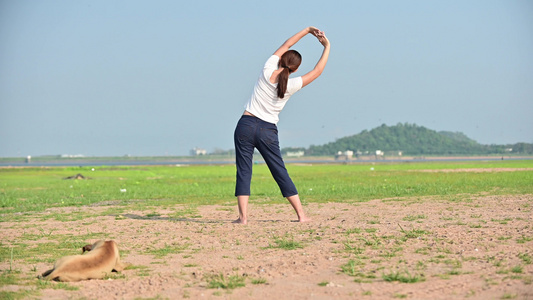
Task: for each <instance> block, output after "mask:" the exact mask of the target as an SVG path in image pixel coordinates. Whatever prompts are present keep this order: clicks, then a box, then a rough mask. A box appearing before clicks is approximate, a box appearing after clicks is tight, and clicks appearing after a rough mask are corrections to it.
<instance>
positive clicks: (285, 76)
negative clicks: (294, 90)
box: [277, 67, 290, 99]
mask: <svg viewBox="0 0 533 300" xmlns="http://www.w3.org/2000/svg"><path fill="white" fill-rule="evenodd" d="M289 74H290V71H289V68H287V67H284V68H283V71H281V73H279V77H278V91H277V92H278V98H280V99H283V97H285V92H287V83H288V81H289Z"/></svg>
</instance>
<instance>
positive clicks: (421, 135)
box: [306, 123, 524, 155]
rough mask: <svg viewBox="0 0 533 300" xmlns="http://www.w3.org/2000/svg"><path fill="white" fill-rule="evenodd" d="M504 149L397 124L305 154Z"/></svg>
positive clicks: (449, 152)
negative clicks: (348, 151)
mask: <svg viewBox="0 0 533 300" xmlns="http://www.w3.org/2000/svg"><path fill="white" fill-rule="evenodd" d="M504 148H505V147H504V146H497V145H491V146H487V145H481V144H479V143H477V142H476V141H474V140H472V139H470V138H468V137H467V136H466V135H464V134H463V133H459V132H446V131H445V132H437V131H435V130H431V129H427V128H425V127H423V126H417V125H415V124H409V123H399V124H397V125H396V126H387V125H385V124H383V125H381V126H379V127H377V128H374V129H372V130H370V131H367V130H363V131H362V132H361V133H359V134H356V135H352V136H348V137H344V138H340V139H337V140H336V141H335V142H331V143H328V144H325V145H322V146H314V145H312V146H310V147H309V149H308V150H307V151H306V154H307V155H335V154H336V153H337V152H338V151H346V150H351V151H354V152H361V153H365V152H369V153H375V151H376V150H381V151H384V152H391V151H395V152H398V151H401V152H402V153H403V155H472V154H490V153H503V151H504ZM521 148H524V147H521Z"/></svg>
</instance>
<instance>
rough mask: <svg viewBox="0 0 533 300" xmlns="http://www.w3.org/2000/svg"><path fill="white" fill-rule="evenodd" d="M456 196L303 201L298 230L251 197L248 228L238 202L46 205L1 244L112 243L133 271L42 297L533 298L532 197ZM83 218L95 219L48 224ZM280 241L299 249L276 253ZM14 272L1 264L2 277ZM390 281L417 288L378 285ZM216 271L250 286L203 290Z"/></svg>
mask: <svg viewBox="0 0 533 300" xmlns="http://www.w3.org/2000/svg"><path fill="white" fill-rule="evenodd" d="M458 198H461V199H458V200H457V201H450V200H446V201H444V200H439V199H433V198H429V197H428V198H413V199H381V200H374V201H369V202H362V203H356V204H342V203H341V204H339V203H327V204H309V205H306V206H305V209H306V211H307V212H308V214H309V216H310V217H311V218H312V219H313V221H312V222H311V223H306V224H300V223H297V222H294V220H295V214H294V212H293V211H292V208H291V207H290V205H289V204H285V205H281V204H280V205H263V204H260V203H258V202H259V201H255V202H254V201H251V204H250V212H251V214H250V216H249V224H248V225H238V224H232V223H231V221H232V220H234V219H235V218H236V216H237V209H236V206H200V207H197V208H196V209H195V210H194V212H191V213H190V214H189V215H185V216H184V217H183V218H181V219H179V218H177V217H176V212H184V211H187V209H188V210H189V211H190V208H189V207H184V206H180V205H176V206H175V207H172V208H167V209H165V210H162V209H160V210H158V209H157V208H155V209H154V208H149V209H148V208H147V209H146V210H143V211H124V212H120V213H118V214H115V213H110V214H107V213H106V212H110V211H112V209H114V208H115V206H113V203H106V204H107V205H105V206H104V205H99V206H94V207H82V208H67V209H65V208H62V209H50V210H47V211H46V212H43V213H40V214H35V216H32V217H31V220H30V222H29V224H31V226H28V223H27V222H2V223H0V226H1V230H2V236H3V243H4V245H6V246H8V245H10V244H16V243H18V242H19V241H21V240H22V239H23V238H24V235H25V234H40V233H41V234H42V233H43V232H50V233H51V235H50V236H43V238H42V239H40V240H38V241H35V243H33V245H31V246H30V247H39V243H44V242H49V241H53V240H54V235H72V236H73V238H75V237H76V236H82V235H86V234H88V233H92V234H94V235H95V236H99V235H100V236H101V238H106V239H114V240H116V241H117V242H118V243H119V246H120V249H121V251H122V254H121V255H122V260H123V261H125V262H129V263H132V264H133V265H134V266H135V267H134V268H132V269H127V270H125V271H123V272H122V273H121V274H119V275H115V276H112V278H111V279H107V280H90V281H84V282H75V283H69V284H68V285H69V286H71V287H76V288H77V290H70V289H64V288H58V289H51V288H47V289H41V290H40V291H39V293H40V294H39V296H37V298H40V299H134V298H158V299H166V298H168V299H180V298H190V299H267V298H268V299H276V298H277V299H399V298H405V299H463V298H468V299H533V284H532V279H533V264H532V263H531V260H532V259H533V213H532V211H533V195H519V196H476V197H472V196H464V197H458ZM116 208H118V207H116ZM80 211H83V212H90V213H91V214H93V215H94V216H93V217H91V216H89V217H87V218H84V219H83V220H72V221H58V220H55V219H53V218H52V219H46V218H43V216H46V215H47V214H50V215H53V214H57V213H58V212H62V213H64V214H70V213H77V212H80ZM169 216H173V217H169ZM96 239H98V238H95V239H93V240H88V241H87V242H88V243H90V242H94V241H95V240H96ZM276 240H277V241H279V240H283V241H288V242H297V243H298V245H300V246H301V248H297V249H294V250H290V249H284V248H278V244H277V243H276ZM161 249H167V250H168V251H162V250H161ZM79 251H80V249H72V254H79ZM527 258H529V262H528V260H527ZM350 262H351V263H352V265H351V267H349V268H347V267H345V269H347V270H348V271H343V266H346V265H348V264H349V263H350ZM51 266H52V265H51V263H49V262H46V263H45V262H43V263H39V264H37V265H26V264H25V263H24V262H23V261H17V260H16V258H15V260H14V262H13V266H12V267H14V268H15V269H17V270H20V271H21V273H22V274H27V275H28V276H27V277H28V278H34V276H37V275H38V274H39V273H41V272H44V271H45V270H47V269H49V268H50V267H51ZM9 268H10V262H8V261H3V262H1V264H0V269H1V270H7V269H9ZM391 274H403V275H406V274H410V276H411V277H412V278H418V279H420V280H419V282H416V283H402V282H398V281H392V282H388V281H385V280H384V278H383V277H384V275H385V277H386V276H387V275H391ZM220 275H223V276H224V278H225V279H226V280H227V279H228V278H230V277H232V276H235V277H236V278H241V280H243V282H244V284H245V286H244V287H237V288H234V289H220V288H210V287H209V283H210V282H211V281H213V280H214V279H215V278H216V277H214V276H220ZM352 275H353V276H352ZM406 276H407V275H406ZM389 277H390V276H389ZM29 280H30V281H31V280H32V279H29ZM33 280H35V281H37V280H38V279H33ZM219 281H220V280H219ZM53 284H57V283H53ZM32 288H33V289H34V288H35V285H33V286H32V285H28V286H24V285H22V284H21V285H6V286H3V287H0V290H4V291H17V290H20V289H32Z"/></svg>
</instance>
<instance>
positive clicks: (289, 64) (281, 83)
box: [278, 50, 302, 99]
mask: <svg viewBox="0 0 533 300" xmlns="http://www.w3.org/2000/svg"><path fill="white" fill-rule="evenodd" d="M301 62H302V56H301V55H300V53H298V51H295V50H289V51H287V52H285V53H283V55H282V56H281V58H280V59H279V67H281V68H283V70H282V71H281V73H279V77H278V97H279V98H281V99H283V97H285V92H287V82H288V81H289V74H290V73H292V72H294V71H296V69H298V67H299V66H300V63H301Z"/></svg>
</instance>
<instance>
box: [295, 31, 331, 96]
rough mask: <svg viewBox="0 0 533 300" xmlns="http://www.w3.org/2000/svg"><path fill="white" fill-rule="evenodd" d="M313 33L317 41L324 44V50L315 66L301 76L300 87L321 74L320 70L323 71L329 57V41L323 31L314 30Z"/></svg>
mask: <svg viewBox="0 0 533 300" xmlns="http://www.w3.org/2000/svg"><path fill="white" fill-rule="evenodd" d="M313 35H314V36H316V38H317V39H318V41H319V42H320V43H321V44H322V46H324V50H323V51H322V56H321V57H320V59H319V60H318V62H317V63H316V65H315V68H314V69H313V70H311V71H309V73H307V74H305V75H303V76H302V87H304V86H306V85H308V84H310V83H311V82H313V80H315V79H317V78H318V77H319V76H320V74H322V71H324V68H325V67H326V63H327V62H328V58H329V49H330V43H329V40H328V38H327V37H326V35H325V34H324V32H322V31H318V32H316V31H315V33H314V34H313Z"/></svg>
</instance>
